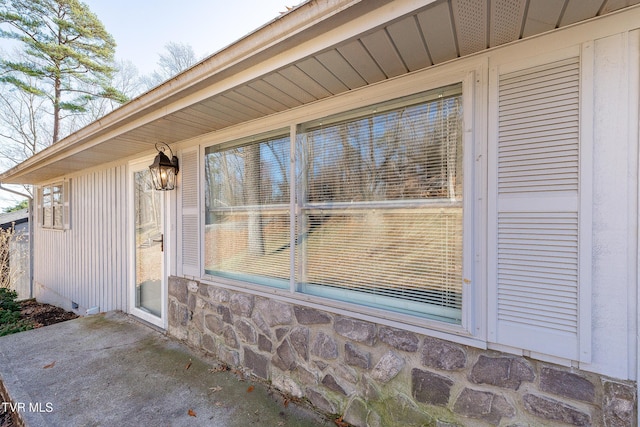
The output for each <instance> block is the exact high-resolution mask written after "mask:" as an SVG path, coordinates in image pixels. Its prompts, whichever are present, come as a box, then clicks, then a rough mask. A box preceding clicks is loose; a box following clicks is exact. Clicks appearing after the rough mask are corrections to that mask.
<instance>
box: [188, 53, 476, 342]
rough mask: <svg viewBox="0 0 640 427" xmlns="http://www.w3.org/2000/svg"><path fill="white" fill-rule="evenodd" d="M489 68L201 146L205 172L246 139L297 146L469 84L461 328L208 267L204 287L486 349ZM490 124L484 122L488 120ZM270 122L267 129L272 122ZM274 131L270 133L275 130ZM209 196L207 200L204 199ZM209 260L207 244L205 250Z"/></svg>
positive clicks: (424, 77) (309, 112)
mask: <svg viewBox="0 0 640 427" xmlns="http://www.w3.org/2000/svg"><path fill="white" fill-rule="evenodd" d="M486 69H487V66H486V61H484V60H481V61H478V60H477V59H475V60H470V61H461V63H460V64H459V66H457V67H455V69H454V70H452V69H451V68H447V67H444V68H438V69H436V70H430V72H428V73H427V72H419V73H415V74H412V75H409V76H403V77H399V78H396V79H393V80H392V81H388V82H383V83H381V84H377V85H373V86H372V87H365V88H362V89H358V90H354V91H350V92H349V93H347V94H343V95H340V96H337V97H335V98H332V99H329V100H326V101H322V102H319V103H314V104H312V105H309V106H305V107H302V108H300V109H297V110H295V111H290V112H289V114H287V115H281V116H278V117H276V118H275V119H273V118H266V119H263V120H258V121H256V122H255V123H251V124H250V125H248V126H242V127H240V126H238V127H234V128H230V129H226V130H224V131H221V132H218V133H217V137H216V139H215V140H210V141H206V142H203V143H202V144H201V145H200V154H201V155H200V159H201V160H200V163H199V165H198V167H199V168H202V167H203V164H202V159H204V155H205V150H206V149H207V148H208V147H212V146H215V145H219V144H227V143H229V142H233V141H238V140H240V139H242V138H245V139H252V140H256V138H257V136H261V134H264V133H265V130H266V132H269V133H271V132H279V131H280V130H282V129H283V128H284V129H287V128H288V129H289V132H290V137H291V139H290V140H291V141H293V142H292V144H293V143H294V142H295V141H296V134H297V129H298V126H300V125H301V124H304V123H308V122H310V121H313V120H319V119H322V118H323V117H328V116H334V115H336V114H341V113H342V114H346V113H348V112H349V111H354V110H358V109H363V108H367V107H374V106H375V105H377V104H380V103H385V102H388V101H392V100H397V99H401V98H410V97H413V96H415V95H418V94H420V93H423V92H427V91H430V90H436V89H438V88H441V87H446V86H451V85H454V84H460V83H461V84H462V103H463V147H464V148H463V153H464V154H463V155H464V160H463V174H464V177H465V183H466V186H465V196H464V201H463V210H464V220H463V284H462V290H463V297H462V298H463V304H462V313H461V316H462V322H461V324H451V323H446V322H442V321H438V320H431V319H426V318H423V317H416V316H411V315H406V314H402V313H396V312H392V311H388V310H383V309H379V308H371V307H366V306H361V305H356V304H352V303H348V302H343V301H339V300H332V299H327V298H322V297H316V296H311V295H307V294H302V293H298V292H295V289H294V286H293V285H292V286H291V287H290V289H289V290H286V289H275V288H270V287H266V286H263V285H256V284H252V283H248V282H241V281H237V280H233V279H228V278H222V277H218V276H211V275H208V274H206V273H205V272H204V266H202V267H201V268H202V270H201V273H200V275H199V278H200V279H201V280H202V281H203V282H204V283H211V284H215V285H216V286H220V287H227V288H230V289H244V290H246V291H247V292H250V293H252V294H255V295H262V296H265V297H269V298H274V299H278V300H282V301H288V302H291V303H295V304H303V305H306V306H310V307H316V308H320V309H324V310H328V311H332V312H335V313H341V314H345V315H349V316H351V317H355V318H361V319H364V320H369V321H373V322H376V323H379V324H384V325H389V326H394V327H398V328H403V329H405V330H412V331H414V332H417V333H423V334H426V335H430V336H435V337H441V338H446V339H448V340H449V341H454V342H459V343H462V344H468V345H472V346H475V347H481V348H486V284H485V279H484V276H483V275H482V273H483V272H485V271H486V270H485V267H484V266H483V265H485V264H484V262H485V259H486V251H483V250H482V249H480V248H479V247H478V245H477V243H476V242H486V223H484V222H482V221H483V220H484V219H485V214H484V212H485V210H486V206H485V196H486V156H482V155H479V153H482V152H485V148H484V147H485V146H486V138H485V136H486V126H485V124H484V123H486V101H487V95H486V81H487V75H486V74H487V73H486ZM483 118H484V120H483ZM265 122H266V123H265ZM269 129H270V131H269ZM201 196H202V194H201ZM204 210H205V206H204V204H201V206H200V214H201V219H200V226H201V227H202V228H203V229H204V217H205V212H204ZM200 254H201V259H204V239H202V242H201V248H200Z"/></svg>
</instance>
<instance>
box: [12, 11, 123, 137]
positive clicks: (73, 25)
mask: <svg viewBox="0 0 640 427" xmlns="http://www.w3.org/2000/svg"><path fill="white" fill-rule="evenodd" d="M0 37H2V38H8V39H13V40H16V41H18V42H19V44H20V46H21V47H22V48H23V55H21V56H20V58H19V59H17V60H11V59H8V58H0V82H4V83H8V84H10V85H13V86H14V87H15V88H17V89H19V90H20V91H23V92H26V93H31V94H35V95H37V96H40V97H44V98H46V99H48V100H49V101H50V103H51V106H52V116H53V130H52V142H53V143H55V142H57V141H58V139H59V138H60V129H61V128H60V124H61V121H62V119H64V118H65V113H67V114H76V113H82V112H84V111H85V107H86V105H87V103H88V102H90V101H91V100H93V99H96V98H107V99H113V100H116V101H118V102H125V101H126V97H125V96H124V95H123V94H122V93H120V92H119V91H118V90H116V89H114V88H113V87H111V85H110V84H109V82H110V80H111V76H112V74H113V72H114V71H115V70H114V67H113V56H114V52H115V45H116V44H115V41H114V39H113V37H112V36H111V35H110V34H109V33H108V32H107V31H106V29H105V28H104V25H103V24H102V22H100V20H99V19H98V17H97V16H96V15H95V14H94V13H93V12H91V10H89V8H88V6H87V5H85V4H84V3H81V2H80V1H78V0H0Z"/></svg>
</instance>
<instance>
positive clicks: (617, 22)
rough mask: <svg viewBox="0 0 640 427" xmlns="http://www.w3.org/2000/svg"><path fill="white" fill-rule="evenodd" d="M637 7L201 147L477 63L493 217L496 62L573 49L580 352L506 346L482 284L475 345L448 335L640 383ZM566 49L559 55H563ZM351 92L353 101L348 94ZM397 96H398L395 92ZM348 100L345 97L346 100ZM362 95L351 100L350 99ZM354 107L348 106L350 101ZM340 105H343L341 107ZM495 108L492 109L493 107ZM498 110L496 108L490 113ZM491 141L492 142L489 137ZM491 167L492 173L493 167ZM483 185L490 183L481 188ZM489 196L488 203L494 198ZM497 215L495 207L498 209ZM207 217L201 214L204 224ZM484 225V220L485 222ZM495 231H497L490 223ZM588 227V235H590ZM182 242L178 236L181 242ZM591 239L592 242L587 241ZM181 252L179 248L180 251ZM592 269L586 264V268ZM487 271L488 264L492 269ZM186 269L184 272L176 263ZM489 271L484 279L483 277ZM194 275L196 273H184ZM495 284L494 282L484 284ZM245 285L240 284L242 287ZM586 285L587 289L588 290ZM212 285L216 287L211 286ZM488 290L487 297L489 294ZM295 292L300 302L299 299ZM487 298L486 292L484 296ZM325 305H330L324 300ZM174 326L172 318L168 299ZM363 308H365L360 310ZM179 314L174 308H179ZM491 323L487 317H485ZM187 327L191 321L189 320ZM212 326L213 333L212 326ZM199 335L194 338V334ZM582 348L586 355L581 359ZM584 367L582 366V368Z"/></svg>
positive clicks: (204, 142)
mask: <svg viewBox="0 0 640 427" xmlns="http://www.w3.org/2000/svg"><path fill="white" fill-rule="evenodd" d="M637 16H638V11H637V10H634V11H633V13H629V14H618V15H614V16H609V17H604V18H599V19H596V20H594V21H592V22H589V23H586V24H580V25H576V26H574V27H571V28H567V29H564V30H559V31H556V32H553V33H550V34H547V35H544V36H539V37H536V38H533V39H531V40H526V41H523V42H518V43H513V44H511V45H508V46H506V47H503V48H497V49H494V50H491V51H489V52H485V53H481V54H478V55H475V56H474V57H471V58H464V59H461V60H457V61H452V62H450V63H448V64H445V65H442V66H438V67H434V68H432V69H430V70H425V71H422V72H419V73H416V74H415V75H413V76H409V77H401V78H400V79H397V80H395V81H390V82H386V83H382V84H379V85H376V87H372V88H366V89H363V90H361V91H358V92H357V95H356V94H355V93H353V94H345V95H343V96H337V97H334V98H333V99H328V100H325V101H320V102H318V103H316V104H315V105H313V106H309V107H302V108H299V109H296V110H294V111H291V112H290V113H289V114H279V115H278V116H277V117H276V118H272V119H269V118H266V119H264V120H258V121H255V122H252V123H251V124H250V126H239V127H236V128H234V129H227V130H225V131H223V132H219V133H217V134H214V135H212V136H211V137H210V138H206V137H202V138H199V140H198V142H199V143H200V147H201V148H202V147H206V146H210V145H212V144H216V143H222V142H228V141H233V140H234V139H236V138H240V137H246V136H248V135H247V134H246V132H247V130H246V129H247V127H251V128H255V129H261V130H262V131H267V130H269V129H275V128H278V127H280V128H281V127H283V126H286V125H291V124H297V123H303V122H304V121H305V120H310V119H311V118H314V117H317V116H319V115H320V114H324V115H329V114H334V113H338V112H340V111H346V109H347V108H356V107H358V106H360V105H361V104H362V103H363V102H366V101H363V100H365V99H369V100H370V103H371V104H373V103H375V102H379V99H380V96H389V95H381V94H388V93H389V92H394V89H393V88H396V89H397V90H395V92H396V93H398V94H405V93H406V89H405V85H404V84H403V82H404V81H405V80H407V81H409V79H414V80H413V81H414V82H416V85H415V87H414V89H413V90H415V91H419V90H420V87H421V86H420V85H421V84H424V82H425V81H428V80H429V79H430V78H432V79H438V78H441V76H442V74H443V73H447V72H451V73H460V72H461V70H463V69H466V70H472V71H474V70H475V73H476V74H475V78H476V88H478V91H477V93H475V97H477V99H479V100H480V101H479V102H480V105H482V107H483V109H484V111H476V112H475V116H474V117H473V119H472V120H474V125H473V126H474V131H473V132H474V134H475V138H476V141H478V145H477V149H479V151H478V153H477V161H478V162H479V164H480V165H481V166H479V170H480V175H476V185H477V186H478V188H479V191H478V192H477V194H475V197H477V198H478V203H477V205H476V206H477V207H478V210H477V212H475V213H476V214H477V215H478V217H479V218H482V216H483V215H485V213H484V211H483V209H487V212H489V214H488V218H487V220H488V221H487V222H491V221H495V217H492V216H491V215H492V213H491V212H492V207H491V206H487V204H485V201H484V198H485V197H486V194H487V193H488V192H490V190H489V189H488V188H487V186H490V185H492V184H491V182H489V180H487V179H486V176H484V175H483V174H485V173H486V171H484V172H483V171H482V168H483V167H486V163H485V166H482V165H483V162H486V158H485V157H484V156H486V155H487V154H488V153H487V146H488V145H490V144H491V141H492V140H493V139H495V137H496V134H495V125H494V121H496V120H497V118H496V117H495V105H492V102H494V101H495V100H496V97H497V96H498V95H497V87H496V85H495V81H492V80H491V73H492V70H493V69H499V68H500V67H502V66H506V67H507V68H509V66H511V64H513V63H516V62H522V63H527V62H528V61H530V62H531V64H532V66H533V65H536V64H540V61H544V60H545V58H549V60H550V61H554V60H558V56H562V51H566V52H568V53H567V54H566V55H567V57H569V56H571V55H579V57H580V61H581V65H580V67H581V68H580V97H581V100H580V102H581V104H580V109H581V113H580V114H581V115H580V150H581V152H582V151H583V152H582V156H581V164H580V167H581V168H582V169H581V176H580V180H581V182H580V185H581V187H580V196H579V197H580V198H581V199H580V210H579V217H580V221H581V223H580V224H581V231H580V233H581V235H580V239H581V244H580V257H581V258H580V259H581V260H585V259H586V262H583V263H582V265H581V269H580V272H579V289H580V290H581V294H580V296H579V298H580V305H579V306H578V311H579V313H578V316H579V322H580V325H579V327H580V340H581V341H580V343H579V345H580V351H581V356H580V358H579V359H578V358H576V359H567V358H562V357H559V355H558V354H554V351H553V348H552V347H553V346H552V345H548V346H547V347H549V348H548V352H542V351H533V350H531V349H527V348H526V347H523V348H518V347H513V346H511V345H506V343H505V342H501V341H500V339H492V338H491V336H490V333H489V332H490V325H489V326H486V327H485V326H484V325H485V324H488V323H490V321H488V320H487V318H485V316H487V317H491V316H494V315H495V313H494V312H492V311H491V310H487V308H486V307H487V306H491V305H492V301H491V292H488V291H482V290H477V289H476V296H477V297H478V298H479V299H478V300H477V301H476V304H475V305H474V307H473V308H472V311H478V312H480V313H482V314H480V315H478V317H477V324H478V328H477V329H476V331H475V334H476V335H475V338H476V342H475V344H474V343H473V341H472V340H471V341H464V340H462V339H460V337H459V336H456V335H454V334H450V335H449V336H448V338H449V339H450V341H453V342H457V343H462V344H470V345H471V346H477V347H482V346H483V345H484V346H487V347H489V349H492V350H500V351H504V352H507V353H512V354H518V355H523V356H527V357H531V358H532V359H534V360H538V361H545V362H550V363H557V364H559V365H562V366H567V367H568V366H573V367H574V368H579V370H581V371H582V372H585V373H587V372H588V373H596V374H599V375H605V376H609V377H613V378H616V379H619V380H625V381H626V380H636V378H637V372H636V371H637V369H636V362H635V361H636V360H637V342H636V332H637V326H638V311H637V299H638V294H637V285H638V274H637V269H638V250H637V246H638V195H637V192H638V148H637V147H638V103H639V96H638V95H639V94H638V86H639V84H638V81H639V78H640V77H639V60H638V58H639V56H640V55H639V46H640V31H638V29H637V28H638V26H639V25H640V24H639V22H640V21H638V19H636V18H637ZM559 52H560V55H559V54H558V53H559ZM351 96H353V97H354V98H349V97H351ZM396 96H400V95H396ZM343 98H344V101H340V100H341V99H343ZM355 98H357V100H358V101H357V102H355V103H354V101H353V99H355ZM345 106H347V107H345ZM340 109H342V110H340ZM487 111H488V114H487V113H486V112H487ZM492 112H493V113H494V114H492ZM469 113H470V111H468V110H465V120H467V119H470V115H469ZM483 140H486V143H483V142H482V141H483ZM190 147H194V145H193V143H191V144H187V143H185V144H184V146H183V147H182V148H183V149H187V148H190ZM489 174H490V172H489ZM482 182H489V184H487V185H485V186H484V187H483V185H482ZM494 202H495V200H489V201H488V202H487V203H488V204H491V203H494ZM494 213H495V211H494ZM200 222H201V223H202V221H200ZM483 227H487V226H486V225H483ZM488 230H491V228H490V227H489V228H488ZM585 230H586V234H585ZM488 234H490V232H489V231H486V230H485V231H482V230H481V231H479V232H478V234H477V235H478V239H479V241H480V242H489V243H488V246H483V245H482V243H479V244H478V246H477V248H476V250H477V259H478V260H480V263H477V264H476V265H477V272H476V277H474V278H473V279H474V286H481V287H485V289H489V288H490V287H491V283H490V282H491V280H492V275H491V274H492V273H491V271H490V270H491V268H492V267H491V266H489V267H487V264H489V262H488V261H487V258H486V254H485V253H483V251H485V250H486V251H491V250H494V247H493V246H492V245H491V242H492V241H495V236H491V235H488ZM178 242H180V239H178ZM585 242H586V245H585V244H584V243H585ZM178 250H180V248H178ZM584 266H587V268H582V267H584ZM487 270H489V271H488V272H487ZM178 271H180V269H178ZM485 272H487V273H486V278H485ZM185 277H188V278H196V279H197V276H195V277H194V276H191V275H185ZM200 279H201V280H202V282H204V283H205V284H207V285H208V286H214V287H215V286H220V287H221V288H226V289H230V287H229V285H228V284H227V285H225V284H222V283H217V282H216V281H215V280H213V279H212V278H211V277H206V276H202V277H201V278H200ZM487 281H489V283H486V282H487ZM237 289H238V288H237V287H236V290H237ZM585 290H586V292H585ZM243 291H244V292H248V293H250V294H251V293H253V294H254V295H257V296H264V295H266V294H267V293H271V290H265V292H261V291H259V290H258V291H256V288H255V286H254V287H251V286H247V288H246V289H243ZM209 292H213V291H209ZM485 292H486V295H488V296H486V297H483V295H485ZM292 297H293V299H292ZM272 298H275V299H280V300H282V301H287V302H292V301H295V302H296V303H299V304H301V305H309V306H311V307H315V308H318V305H314V301H309V298H306V297H304V298H302V297H300V298H297V296H296V295H295V294H294V295H293V296H292V295H280V296H279V295H278V293H277V292H273V293H272ZM485 298H486V299H485ZM323 304H324V302H323ZM326 309H327V310H328V311H329V312H333V313H342V314H344V313H345V312H346V311H347V309H346V308H345V306H344V305H340V304H335V305H334V306H327V307H326ZM169 312H170V319H169V323H170V328H169V330H170V331H171V330H172V326H174V325H172V324H171V312H172V310H171V306H170V307H169ZM358 312H359V313H360V314H358ZM351 313H352V316H353V317H355V318H359V319H366V320H371V319H372V317H371V316H369V315H367V313H366V310H362V309H357V308H355V307H354V310H353V311H352V312H351ZM174 314H175V313H174ZM377 320H379V321H380V323H381V324H383V325H385V324H386V325H392V326H395V327H398V326H399V323H398V322H393V321H389V320H385V319H377ZM485 322H486V323H485ZM182 326H185V325H182ZM180 328H181V327H180V326H179V325H178V327H177V328H175V329H173V331H174V333H176V334H177V335H178V336H180V337H183V338H185V339H191V337H187V336H188V331H185V330H180V331H178V330H179V329H180ZM406 329H407V330H409V331H413V332H416V331H418V332H419V333H422V334H424V335H427V336H429V335H430V336H434V337H437V338H445V339H447V333H446V329H445V328H441V329H438V328H437V327H435V328H433V329H432V326H427V327H425V328H424V329H422V330H419V328H418V329H417V328H416V327H415V324H413V325H407V327H406ZM205 332H206V331H205ZM196 341H197V340H196ZM583 354H584V357H583ZM576 372H580V371H576Z"/></svg>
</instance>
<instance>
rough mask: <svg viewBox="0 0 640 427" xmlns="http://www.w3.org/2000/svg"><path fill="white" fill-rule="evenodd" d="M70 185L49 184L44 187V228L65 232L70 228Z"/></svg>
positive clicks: (42, 207)
mask: <svg viewBox="0 0 640 427" xmlns="http://www.w3.org/2000/svg"><path fill="white" fill-rule="evenodd" d="M68 193H69V186H68V183H66V182H65V183H56V184H49V185H45V186H43V187H42V191H41V192H40V194H41V197H42V199H41V200H40V207H41V215H42V220H41V225H42V227H43V228H51V229H56V230H64V229H67V228H69V218H68V217H69V194H68Z"/></svg>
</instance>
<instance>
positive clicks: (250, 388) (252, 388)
mask: <svg viewBox="0 0 640 427" xmlns="http://www.w3.org/2000/svg"><path fill="white" fill-rule="evenodd" d="M253 390H255V387H254V386H252V385H250V386H249V388H248V389H247V393H251V392H252V391H253Z"/></svg>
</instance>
